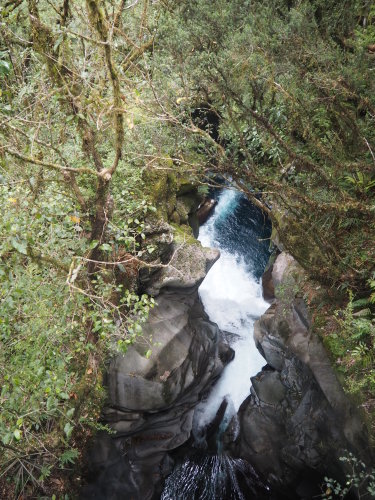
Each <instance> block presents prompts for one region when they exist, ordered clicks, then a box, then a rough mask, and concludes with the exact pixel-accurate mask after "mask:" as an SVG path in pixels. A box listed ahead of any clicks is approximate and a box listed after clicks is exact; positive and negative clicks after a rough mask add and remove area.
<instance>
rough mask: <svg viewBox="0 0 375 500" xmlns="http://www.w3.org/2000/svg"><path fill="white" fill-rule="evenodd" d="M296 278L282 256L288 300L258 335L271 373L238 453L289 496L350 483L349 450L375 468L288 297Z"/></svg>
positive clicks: (245, 417) (304, 320) (257, 380)
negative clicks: (344, 480) (324, 482)
mask: <svg viewBox="0 0 375 500" xmlns="http://www.w3.org/2000/svg"><path fill="white" fill-rule="evenodd" d="M296 272H297V273H298V272H301V271H298V266H297V264H296V263H295V261H294V260H293V258H292V257H291V256H288V255H286V254H285V253H281V254H280V255H279V256H278V258H277V259H276V262H275V263H274V266H273V272H272V275H273V278H274V281H275V285H276V289H277V288H278V287H281V289H283V295H282V296H281V297H280V296H279V298H278V299H277V300H276V302H275V303H274V304H273V305H271V306H270V308H269V309H268V310H267V311H266V313H265V314H264V315H263V316H262V317H261V318H260V319H259V321H258V322H256V324H255V329H254V339H255V342H256V345H257V347H258V349H259V351H260V352H261V354H262V355H263V356H264V358H265V359H266V361H267V363H268V366H267V369H266V370H263V371H262V372H260V373H258V375H257V376H255V377H253V378H252V383H253V387H252V389H251V395H250V396H249V397H248V398H247V400H246V401H245V402H244V403H243V404H242V406H241V408H240V411H239V421H240V436H239V439H238V441H237V445H236V447H232V452H234V453H235V454H236V455H238V456H240V457H242V458H244V459H246V460H248V461H249V462H250V463H252V464H253V465H254V466H255V467H256V469H257V470H259V471H260V472H261V473H262V474H264V475H265V477H266V478H267V480H268V481H269V482H270V483H271V484H273V485H275V484H276V485H277V488H279V490H280V491H285V492H286V493H288V491H293V492H294V493H295V492H296V491H297V490H298V489H299V488H300V489H301V491H305V489H306V488H308V484H310V488H313V487H316V484H317V483H316V482H317V477H322V476H323V475H328V476H330V475H331V476H333V477H335V476H337V477H340V476H341V477H344V474H345V472H346V471H345V470H344V469H343V464H342V462H340V460H339V457H340V456H343V455H345V454H346V450H350V451H352V452H354V453H355V454H356V455H357V457H358V458H361V459H362V460H364V461H365V462H366V461H367V462H368V463H371V453H370V450H369V441H368V437H367V433H366V428H365V425H364V422H363V420H362V418H361V416H360V414H359V413H358V411H357V410H356V408H355V406H354V405H353V403H352V402H351V401H350V400H349V398H348V397H347V395H346V394H345V393H344V391H343V389H342V386H341V385H340V383H339V382H338V380H337V378H336V376H335V373H334V371H333V368H332V366H331V363H330V360H329V359H328V356H327V353H326V351H325V349H324V347H323V345H322V344H321V342H320V340H319V338H318V337H317V336H316V335H315V334H314V332H313V331H312V329H311V325H310V320H309V317H308V312H307V309H306V306H305V304H304V302H303V300H302V299H299V298H298V297H295V294H294V295H292V296H291V298H290V297H289V295H288V293H289V291H288V288H289V289H293V286H294V283H293V275H294V274H295V273H296ZM279 289H280V288H279ZM285 296H286V297H288V298H289V302H286V300H285ZM276 297H278V295H277V293H276ZM303 474H304V475H305V480H304V481H303V482H301V480H300V478H301V475H303ZM306 474H307V475H306ZM309 478H310V479H309ZM309 481H311V482H310V483H309ZM314 482H315V483H314ZM288 488H289V490H288ZM311 491H312V490H311Z"/></svg>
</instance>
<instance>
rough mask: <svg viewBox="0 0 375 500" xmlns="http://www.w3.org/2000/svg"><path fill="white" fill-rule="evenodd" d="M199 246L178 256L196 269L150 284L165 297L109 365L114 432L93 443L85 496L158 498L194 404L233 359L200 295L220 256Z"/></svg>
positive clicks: (108, 415)
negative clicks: (139, 336)
mask: <svg viewBox="0 0 375 500" xmlns="http://www.w3.org/2000/svg"><path fill="white" fill-rule="evenodd" d="M192 247H193V245H191V246H189V247H181V253H180V254H179V255H176V256H175V258H176V262H177V264H178V263H180V264H182V263H183V264H184V266H185V267H186V266H187V267H189V270H188V271H189V272H180V273H179V272H178V268H177V265H176V266H173V268H171V269H170V270H169V271H167V269H168V268H165V272H163V273H161V274H159V275H158V278H157V279H155V280H154V282H153V283H152V284H150V286H153V287H154V289H155V290H158V291H159V290H160V294H159V295H158V296H157V297H156V301H157V306H156V307H155V308H154V309H153V310H152V312H151V313H150V317H149V319H148V321H147V324H146V325H145V327H144V331H143V337H142V339H141V340H140V341H139V342H137V343H136V344H135V345H133V346H131V347H130V348H129V350H128V352H127V354H126V355H124V356H117V357H116V358H114V359H113V360H112V362H111V364H110V366H109V369H108V375H107V386H108V402H107V404H106V407H105V408H104V410H103V420H104V422H105V423H107V424H108V425H109V426H110V427H111V429H113V431H114V434H111V435H108V434H105V433H103V434H102V435H100V436H99V438H98V439H97V441H96V442H95V443H94V445H93V447H92V450H91V452H90V454H89V457H88V462H89V464H90V466H89V469H90V470H89V474H88V481H89V485H88V486H86V487H85V488H84V490H83V492H82V498H87V499H88V498H95V500H97V499H103V500H104V499H108V498H110V499H117V498H118V499H124V498H134V499H138V498H139V499H142V500H146V499H151V498H157V497H158V493H160V491H159V489H160V487H161V484H162V480H163V479H164V478H165V476H166V475H167V474H168V473H169V472H170V471H171V469H172V466H173V461H172V459H171V458H170V455H169V452H170V451H172V450H174V449H176V448H178V447H179V446H181V445H182V444H183V443H185V442H186V441H187V440H188V439H189V437H190V434H191V430H192V419H193V412H194V407H195V405H196V404H197V403H198V402H199V401H200V399H201V398H202V396H203V395H204V394H205V393H206V392H207V391H208V390H209V388H210V387H211V385H212V383H213V382H214V381H215V380H216V379H217V378H218V377H219V375H220V373H221V371H222V370H223V367H224V365H225V364H226V363H227V362H229V361H230V360H231V359H232V357H233V351H232V350H231V349H230V348H229V347H228V346H227V344H225V343H224V342H223V341H222V339H223V336H222V333H221V331H220V330H219V329H218V327H217V325H216V324H214V323H212V322H210V321H209V320H208V317H207V315H206V314H205V312H204V310H203V307H202V305H201V303H200V300H199V298H198V292H197V289H198V286H199V284H200V282H201V281H202V280H203V278H204V276H205V273H206V272H208V269H209V267H210V266H211V265H212V264H213V262H214V261H215V260H216V259H217V258H218V255H217V254H216V253H215V255H214V254H213V253H212V251H209V250H207V251H206V250H204V249H202V248H201V247H200V246H199V247H200V248H198V246H194V247H195V248H192ZM182 248H185V250H187V253H186V251H183V250H182ZM192 252H193V254H194V255H190V254H191V253H192ZM187 255H188V256H189V259H188V257H187ZM189 262H190V264H189ZM193 264H195V266H194V265H193ZM185 271H186V270H185ZM168 272H169V274H168ZM149 349H151V351H152V353H151V355H150V356H147V357H146V355H145V353H146V352H147V351H148V350H149Z"/></svg>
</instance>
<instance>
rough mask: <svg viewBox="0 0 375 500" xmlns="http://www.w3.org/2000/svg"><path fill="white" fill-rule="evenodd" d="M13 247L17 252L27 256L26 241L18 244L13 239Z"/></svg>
mask: <svg viewBox="0 0 375 500" xmlns="http://www.w3.org/2000/svg"><path fill="white" fill-rule="evenodd" d="M11 244H12V247H13V248H14V249H15V250H17V252H19V253H22V254H23V255H27V244H26V242H25V241H22V242H18V241H17V240H16V239H15V238H12V239H11Z"/></svg>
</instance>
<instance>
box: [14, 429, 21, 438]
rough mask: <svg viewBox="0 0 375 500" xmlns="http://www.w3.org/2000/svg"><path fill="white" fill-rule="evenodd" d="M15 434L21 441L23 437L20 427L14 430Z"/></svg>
mask: <svg viewBox="0 0 375 500" xmlns="http://www.w3.org/2000/svg"><path fill="white" fill-rule="evenodd" d="M13 436H14V437H15V439H16V440H17V441H19V440H20V439H21V431H20V430H19V429H16V430H15V431H13Z"/></svg>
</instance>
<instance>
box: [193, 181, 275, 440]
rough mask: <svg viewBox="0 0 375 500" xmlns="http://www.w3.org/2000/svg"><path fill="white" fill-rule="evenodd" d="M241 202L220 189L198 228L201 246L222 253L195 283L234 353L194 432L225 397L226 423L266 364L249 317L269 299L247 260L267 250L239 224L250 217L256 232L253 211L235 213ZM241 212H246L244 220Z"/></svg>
mask: <svg viewBox="0 0 375 500" xmlns="http://www.w3.org/2000/svg"><path fill="white" fill-rule="evenodd" d="M241 202H243V196H242V195H241V194H240V193H238V192H236V191H233V190H224V191H223V192H222V193H221V195H220V198H219V201H218V204H217V206H216V209H215V213H214V215H213V216H212V217H211V218H210V219H209V220H208V222H207V223H206V224H205V225H204V226H203V227H202V228H201V230H200V235H199V240H200V241H201V243H202V244H203V245H204V246H210V247H216V248H220V252H221V257H220V259H219V260H218V261H217V262H216V264H215V265H214V266H213V267H212V269H211V270H210V272H209V273H208V274H207V277H206V278H205V280H204V281H203V283H202V285H201V286H200V288H199V294H200V297H201V300H202V302H203V305H204V308H205V311H206V312H207V314H208V316H209V317H210V319H211V321H214V322H215V323H217V324H218V325H219V327H220V329H221V330H224V331H228V332H230V333H232V334H234V335H233V336H232V337H231V342H230V343H231V347H232V349H234V351H235V357H234V360H233V361H232V362H231V363H229V365H228V366H227V367H226V368H225V370H224V371H223V373H222V375H221V377H220V380H219V381H218V382H217V384H216V385H215V386H214V387H213V388H212V390H211V392H210V395H209V396H208V398H207V399H206V400H204V401H202V402H201V404H200V405H199V406H198V407H197V410H196V412H195V417H194V424H193V433H194V434H195V435H199V434H201V432H200V429H201V428H202V427H205V426H207V425H208V424H209V423H210V422H211V421H212V420H213V418H214V417H215V415H216V413H217V411H218V409H219V407H220V404H221V403H222V401H223V399H224V398H226V399H227V401H228V407H227V411H226V413H225V417H224V420H225V422H226V423H229V421H230V420H231V418H232V416H233V415H235V414H236V412H237V411H238V408H239V406H240V405H241V403H242V401H243V400H244V399H245V398H246V397H247V396H248V395H249V393H250V377H251V376H253V375H255V374H256V373H258V371H259V370H260V369H261V368H262V366H263V365H264V364H265V361H264V358H263V357H262V356H261V355H260V353H259V351H258V350H257V348H256V347H255V343H254V340H253V331H254V321H255V320H256V319H257V318H259V316H260V315H261V314H263V312H264V311H265V310H266V309H267V307H268V304H267V303H266V302H265V301H264V299H263V297H262V288H261V284H260V282H259V279H258V278H257V276H256V275H255V272H254V266H253V262H252V259H254V257H255V256H257V257H258V260H259V254H261V255H262V256H263V259H265V258H266V252H265V251H264V245H263V246H261V245H259V242H258V240H257V239H256V238H255V237H254V238H252V239H251V240H249V239H248V238H247V237H248V234H247V233H246V234H244V225H245V224H246V225H249V220H250V222H251V221H252V224H253V226H255V229H254V232H256V231H258V232H259V228H258V227H259V221H258V220H256V219H255V217H254V216H253V217H252V213H250V215H249V214H248V213H247V212H244V211H242V213H240V214H236V210H238V208H241V207H240V205H241ZM247 203H248V202H247ZM250 207H251V206H250ZM242 210H243V209H242ZM233 214H234V216H233ZM240 216H245V217H244V218H245V221H242V220H241V217H240ZM251 229H252V227H251V225H250V230H251ZM247 231H249V228H247ZM244 237H245V241H244ZM246 240H247V241H246ZM244 249H245V250H246V251H244ZM264 265H265V262H264Z"/></svg>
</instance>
